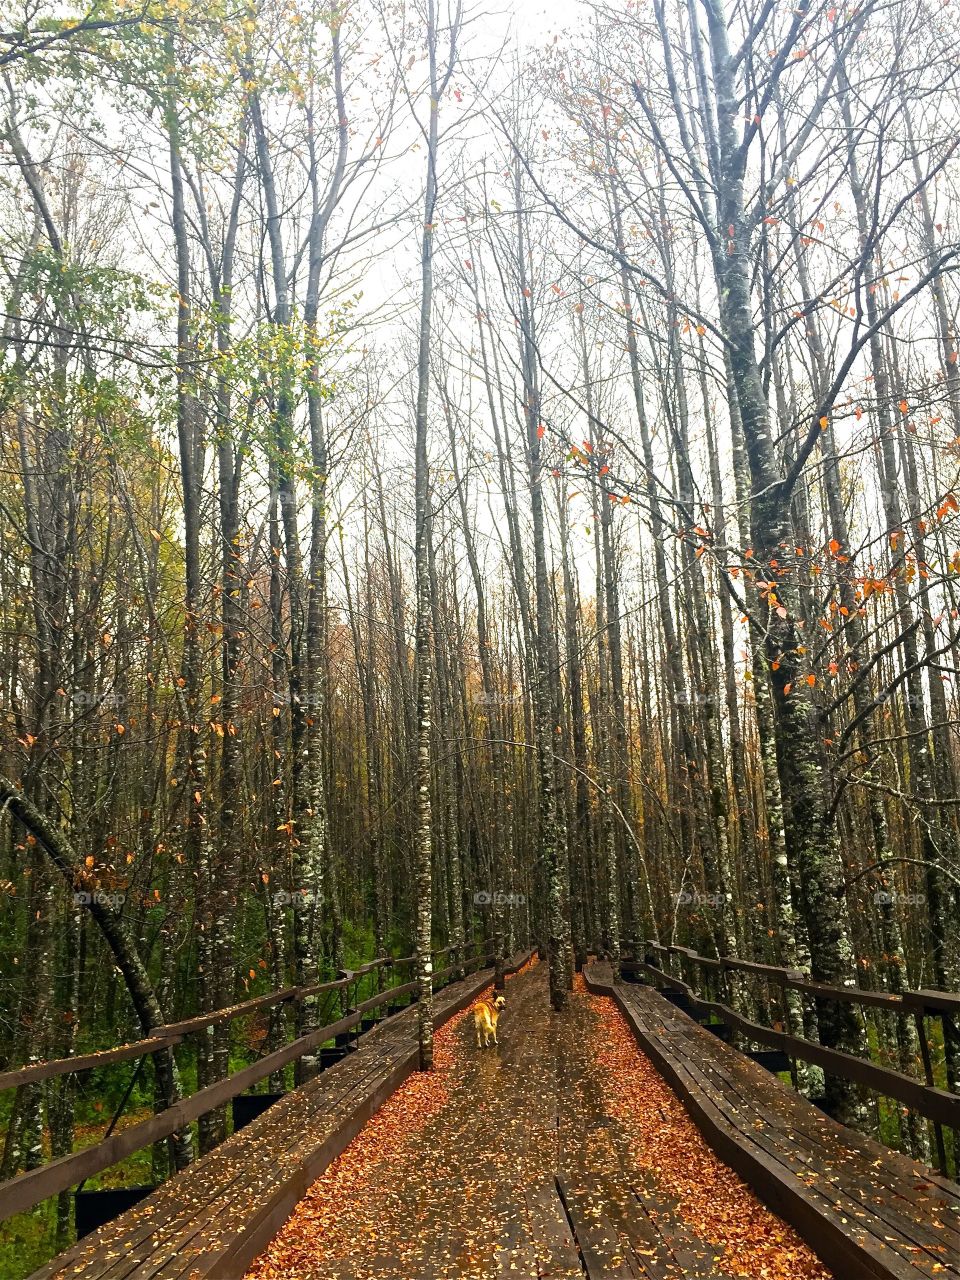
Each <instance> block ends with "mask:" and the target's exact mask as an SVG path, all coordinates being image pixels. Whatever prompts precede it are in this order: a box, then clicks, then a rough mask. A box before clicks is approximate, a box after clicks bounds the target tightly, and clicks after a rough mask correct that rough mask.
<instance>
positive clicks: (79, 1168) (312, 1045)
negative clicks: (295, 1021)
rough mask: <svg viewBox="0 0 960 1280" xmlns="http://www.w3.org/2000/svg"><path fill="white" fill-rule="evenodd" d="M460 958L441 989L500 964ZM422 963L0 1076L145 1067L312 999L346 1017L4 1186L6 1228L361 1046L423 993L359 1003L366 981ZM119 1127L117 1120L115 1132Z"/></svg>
mask: <svg viewBox="0 0 960 1280" xmlns="http://www.w3.org/2000/svg"><path fill="white" fill-rule="evenodd" d="M455 950H456V948H452V947H446V948H444V949H443V950H442V951H439V952H436V953H435V954H434V957H433V958H434V960H438V959H441V958H443V957H445V956H449V955H451V953H452V952H454V951H455ZM460 950H461V951H462V952H463V954H462V955H460V956H459V957H455V958H454V962H453V963H452V964H450V965H449V966H448V967H446V968H444V969H441V970H440V971H439V972H436V973H434V975H433V981H434V985H435V986H439V985H441V984H443V983H444V981H445V980H447V979H449V978H451V977H453V976H454V975H456V976H460V975H464V976H466V975H467V974H470V973H474V972H476V971H477V970H478V969H481V968H484V967H485V966H486V965H488V964H490V963H492V960H493V957H492V956H491V955H489V954H481V955H476V956H472V957H471V956H468V955H467V954H466V951H467V948H466V947H464V948H461V949H460ZM414 959H415V957H413V956H403V957H401V958H399V959H393V958H392V957H389V956H383V957H380V958H379V959H377V960H373V961H371V962H370V963H369V964H366V965H363V966H362V967H361V968H359V969H344V970H341V971H340V975H339V976H338V977H337V978H335V979H332V980H331V981H329V982H318V983H314V984H312V985H310V986H303V987H286V988H284V989H283V990H281V991H275V992H272V993H271V994H269V995H265V996H257V997H255V998H254V999H251V1000H246V1001H244V1002H243V1003H242V1004H237V1005H231V1006H230V1007H229V1008H225V1009H217V1010H214V1011H213V1012H210V1013H203V1014H199V1015H198V1016H197V1017H194V1018H188V1019H186V1020H185V1021H182V1022H176V1023H169V1024H168V1025H165V1026H163V1027H162V1028H158V1029H157V1030H156V1032H155V1033H154V1034H153V1035H152V1036H149V1037H148V1038H146V1039H144V1040H138V1041H136V1042H134V1043H131V1044H126V1045H121V1046H119V1047H118V1048H115V1049H105V1050H103V1051H101V1052H99V1053H88V1054H83V1055H77V1056H76V1057H73V1058H59V1059H56V1060H52V1061H49V1062H37V1063H32V1064H30V1065H29V1066H26V1067H18V1068H16V1069H15V1070H12V1071H5V1072H3V1073H0V1089H12V1088H17V1087H19V1086H21V1085H24V1084H31V1083H38V1082H40V1081H43V1080H51V1079H54V1078H55V1077H57V1076H63V1075H69V1074H72V1073H74V1072H81V1071H92V1070H95V1069H97V1068H100V1067H104V1066H108V1065H111V1064H113V1063H117V1062H123V1061H126V1060H129V1059H131V1058H141V1059H144V1058H146V1057H149V1056H152V1055H154V1054H156V1053H158V1052H162V1053H166V1052H168V1051H172V1049H173V1048H174V1046H176V1045H178V1044H181V1043H182V1042H183V1041H184V1040H185V1039H186V1037H188V1036H190V1035H192V1034H194V1033H196V1032H198V1031H204V1030H205V1029H206V1028H208V1027H211V1026H219V1025H222V1024H223V1023H224V1022H233V1021H235V1020H236V1019H237V1018H243V1017H247V1016H248V1015H249V1014H251V1013H256V1012H259V1011H261V1010H264V1009H269V1008H272V1007H274V1006H276V1005H278V1004H284V1003H293V1004H300V1003H302V1002H303V1001H304V1000H306V999H309V998H315V997H317V996H327V997H329V996H331V995H334V994H339V1002H340V1014H341V1016H340V1017H338V1018H337V1019H336V1020H334V1021H332V1022H329V1023H327V1024H326V1025H324V1026H322V1027H318V1028H317V1029H316V1030H313V1031H310V1032H309V1033H308V1034H306V1035H303V1036H300V1037H299V1038H297V1039H296V1040H293V1041H292V1042H291V1043H290V1044H288V1045H285V1046H284V1047H283V1048H280V1049H277V1050H275V1051H274V1052H273V1053H270V1054H267V1056H266V1057H263V1058H259V1059H258V1060H257V1061H256V1062H254V1063H253V1064H252V1065H250V1066H248V1067H244V1068H242V1069H241V1070H240V1071H236V1072H234V1073H233V1074H232V1075H230V1076H227V1077H226V1078H225V1079H223V1080H218V1081H216V1082H215V1083H214V1084H211V1085H208V1086H207V1087H206V1088H204V1089H200V1090H199V1091H198V1092H197V1093H194V1094H192V1095H191V1096H190V1097H188V1098H183V1099H181V1100H180V1101H179V1102H176V1103H174V1105H173V1106H170V1107H166V1108H165V1109H164V1110H162V1111H159V1112H157V1113H156V1114H155V1115H153V1116H151V1117H150V1118H149V1119H147V1120H143V1121H141V1122H140V1123H138V1124H134V1125H130V1126H129V1127H127V1128H126V1129H123V1130H122V1131H120V1132H117V1133H111V1132H108V1134H107V1136H106V1137H104V1138H103V1139H101V1140H100V1141H99V1142H97V1143H96V1144H95V1145H94V1146H91V1147H87V1148H85V1149H84V1150H83V1151H75V1152H73V1153H72V1154H70V1155H66V1156H61V1157H60V1158H59V1159H56V1160H52V1161H50V1162H49V1163H48V1164H45V1165H42V1166H40V1167H39V1168H37V1169H31V1170H28V1171H27V1172H26V1173H21V1174H18V1175H17V1176H16V1177H14V1178H11V1179H10V1180H9V1181H7V1182H4V1183H2V1184H0V1222H3V1221H6V1219H7V1218H10V1217H12V1216H13V1215H14V1214H17V1213H23V1212H24V1211H26V1210H28V1209H32V1208H33V1207H34V1206H35V1205H37V1204H40V1203H41V1201H43V1200H46V1199H48V1198H49V1197H50V1196H55V1195H58V1194H59V1193H60V1192H62V1191H66V1190H68V1189H69V1188H70V1187H73V1186H75V1185H76V1184H78V1183H80V1182H83V1181H85V1180H86V1179H87V1178H90V1177H92V1176H93V1175H94V1174H96V1173H100V1172H101V1171H102V1170H104V1169H108V1168H110V1166H111V1165H114V1164H117V1163H118V1162H119V1161H121V1160H124V1159H126V1158H127V1157H128V1156H130V1155H133V1154H134V1153H135V1152H137V1151H141V1150H143V1148H145V1147H149V1146H152V1145H153V1143H155V1142H159V1141H162V1140H163V1139H164V1138H169V1137H170V1136H171V1135H172V1134H174V1133H177V1132H178V1131H180V1130H181V1129H183V1128H185V1127H186V1126H187V1125H189V1124H190V1123H191V1122H193V1121H194V1120H197V1119H199V1118H200V1117H201V1116H203V1115H205V1114H206V1113H207V1112H209V1111H213V1110H215V1109H216V1108H217V1107H221V1106H223V1105H224V1104H225V1103H227V1102H229V1101H230V1100H231V1099H233V1098H236V1097H238V1096H239V1095H240V1094H242V1093H243V1092H244V1091H245V1090H246V1089H249V1088H250V1087H251V1085H254V1084H257V1083H259V1082H260V1081H261V1080H265V1079H266V1078H267V1077H268V1076H270V1075H273V1074H274V1073H275V1072H278V1071H281V1070H283V1068H285V1067H286V1066H288V1065H289V1064H290V1063H291V1062H296V1061H298V1060H299V1059H300V1058H303V1057H305V1056H306V1055H307V1054H310V1053H311V1052H312V1051H313V1050H315V1049H317V1048H319V1047H320V1046H321V1045H323V1044H324V1043H326V1042H327V1041H328V1040H333V1039H335V1038H336V1037H338V1036H343V1035H345V1034H346V1033H348V1032H350V1031H355V1032H356V1038H357V1039H359V1037H360V1034H361V1029H360V1024H361V1022H362V1021H363V1019H364V1015H366V1014H369V1013H370V1012H372V1011H373V1010H375V1009H378V1008H379V1007H380V1006H382V1005H384V1004H391V1003H394V1002H396V1001H397V1000H400V999H402V998H403V997H405V996H410V995H414V994H415V993H416V992H417V990H418V983H417V982H415V981H412V982H406V983H403V984H401V985H398V986H389V987H384V988H383V990H381V991H378V992H376V993H375V994H373V995H371V996H370V997H369V998H368V999H365V1000H363V1001H360V1002H356V998H357V995H358V994H359V991H360V983H361V982H362V980H363V979H364V978H366V977H367V976H368V975H373V974H376V975H377V976H378V979H379V978H380V977H381V976H382V974H383V973H384V972H385V971H386V970H400V969H403V968H405V967H410V966H412V965H413V963H414ZM352 1038H353V1037H351V1039H352ZM128 1096H129V1090H128ZM116 1119H117V1117H116V1116H115V1117H114V1120H113V1122H112V1123H111V1128H112V1126H113V1123H115V1122H116Z"/></svg>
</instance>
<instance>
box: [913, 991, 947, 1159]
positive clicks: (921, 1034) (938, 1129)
mask: <svg viewBox="0 0 960 1280" xmlns="http://www.w3.org/2000/svg"><path fill="white" fill-rule="evenodd" d="M913 1020H914V1022H915V1023H916V1027H917V1039H918V1040H919V1041H920V1057H921V1058H922V1059H923V1074H924V1076H925V1077H926V1081H927V1084H928V1085H934V1084H935V1081H934V1075H933V1063H932V1062H931V1061H930V1045H929V1044H928V1043H927V1028H926V1023H925V1022H924V1018H923V1010H922V1009H917V1010H915V1011H914V1015H913ZM932 1123H933V1134H934V1137H935V1139H936V1143H937V1168H938V1170H939V1171H940V1173H941V1174H943V1176H944V1177H945V1178H946V1177H947V1176H948V1175H947V1150H946V1147H945V1145H944V1141H943V1125H942V1124H941V1123H940V1121H939V1120H934V1121H933V1122H932Z"/></svg>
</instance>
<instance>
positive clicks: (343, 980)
mask: <svg viewBox="0 0 960 1280" xmlns="http://www.w3.org/2000/svg"><path fill="white" fill-rule="evenodd" d="M453 950H455V948H454V947H444V948H443V949H442V950H440V951H436V952H434V958H435V959H440V957H441V956H445V955H448V954H449V953H450V952H451V951H453ZM415 960H416V956H400V957H397V958H394V957H393V956H380V957H378V958H377V959H376V960H370V961H368V962H367V963H366V964H364V965H361V967H360V968H359V969H341V970H339V976H338V977H336V978H332V979H329V980H328V981H326V982H315V983H312V984H310V985H309V986H304V987H284V988H282V989H281V990H280V991H274V992H270V993H268V994H267V995H262V996H254V997H253V998H252V999H250V1000H245V1001H243V1002H242V1003H241V1004H234V1005H227V1006H225V1007H224V1008H223V1009H213V1010H211V1011H210V1012H209V1013H200V1014H197V1015H196V1016H195V1017H192V1018H186V1019H183V1020H181V1021H179V1022H167V1023H164V1024H163V1025H162V1026H159V1027H157V1028H156V1029H155V1030H154V1032H153V1034H152V1035H150V1036H147V1037H145V1038H144V1039H143V1040H134V1041H131V1042H130V1043H129V1044H125V1045H118V1046H117V1047H116V1048H114V1049H99V1050H95V1051H94V1052H91V1053H85V1054H78V1055H75V1056H74V1057H72V1058H49V1059H47V1060H46V1061H44V1062H32V1063H30V1064H29V1065H27V1066H23V1067H15V1068H13V1069H12V1070H10V1071H2V1072H0V1090H2V1089H16V1088H19V1087H20V1086H21V1085H25V1084H31V1083H33V1082H35V1081H39V1080H50V1079H53V1078H54V1077H56V1076H62V1075H72V1074H73V1073H74V1072H78V1071H92V1070H95V1069H97V1068H98V1067H104V1066H108V1065H110V1064H112V1063H115V1062H125V1061H127V1060H129V1059H130V1058H136V1057H141V1056H144V1055H146V1054H152V1053H156V1052H158V1051H159V1050H161V1049H167V1048H170V1047H172V1046H173V1045H176V1044H180V1043H181V1042H182V1041H183V1039H184V1037H186V1036H188V1035H191V1034H192V1033H193V1032H195V1031H203V1030H205V1029H206V1028H207V1027H213V1026H220V1025H222V1024H223V1023H224V1022H233V1021H234V1020H235V1019H237V1018H244V1017H246V1016H247V1015H248V1014H251V1013H255V1012H257V1011H258V1010H260V1009H270V1008H272V1007H273V1006H275V1005H278V1004H287V1003H294V1004H300V1003H301V1002H302V1001H304V1000H307V999H310V998H311V997H312V996H316V995H320V994H321V993H322V992H327V991H340V990H343V989H345V988H346V987H349V986H350V985H351V983H353V982H356V981H357V979H358V978H361V977H364V976H366V974H368V973H372V972H373V971H374V970H376V969H381V968H385V969H399V968H402V967H404V966H406V965H410V964H413V963H414V961H415ZM454 967H456V968H462V965H460V966H454ZM441 972H442V973H443V974H449V973H450V972H451V970H450V969H445V970H442V971H441ZM433 976H434V981H436V980H437V977H438V976H439V975H437V974H434V975H433ZM391 989H392V988H391Z"/></svg>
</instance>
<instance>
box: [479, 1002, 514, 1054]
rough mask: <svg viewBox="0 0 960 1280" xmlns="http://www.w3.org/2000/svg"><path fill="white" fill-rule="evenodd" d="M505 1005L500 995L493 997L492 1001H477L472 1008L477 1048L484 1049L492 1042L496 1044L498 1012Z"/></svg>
mask: <svg viewBox="0 0 960 1280" xmlns="http://www.w3.org/2000/svg"><path fill="white" fill-rule="evenodd" d="M506 1003H507V1001H506V998H505V997H504V996H502V995H495V996H494V997H493V999H492V1000H479V1001H477V1003H476V1004H475V1005H474V1006H473V1025H474V1027H475V1028H476V1032H477V1048H478V1049H483V1048H486V1046H487V1045H489V1044H490V1043H491V1041H492V1043H493V1044H498V1043H499V1041H498V1040H497V1022H498V1020H499V1018H500V1012H501V1010H502V1009H503V1006H504V1005H505V1004H506Z"/></svg>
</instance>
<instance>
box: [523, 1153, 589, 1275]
mask: <svg viewBox="0 0 960 1280" xmlns="http://www.w3.org/2000/svg"><path fill="white" fill-rule="evenodd" d="M524 1200H525V1202H526V1206H527V1217H528V1220H529V1222H530V1238H531V1241H532V1243H533V1247H534V1249H535V1251H536V1255H537V1267H538V1269H539V1273H540V1275H541V1276H550V1277H551V1280H583V1276H584V1268H583V1266H582V1265H581V1262H580V1254H579V1252H578V1251H577V1246H576V1244H575V1242H574V1239H573V1232H572V1231H571V1230H570V1223H569V1222H568V1221H567V1215H566V1213H565V1212H564V1209H563V1205H562V1204H561V1202H560V1196H559V1193H558V1192H557V1187H556V1183H555V1182H554V1180H553V1179H552V1178H550V1179H547V1180H545V1181H543V1182H540V1183H538V1184H537V1185H536V1186H534V1187H530V1188H529V1189H528V1190H527V1191H526V1192H525V1194H524Z"/></svg>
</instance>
